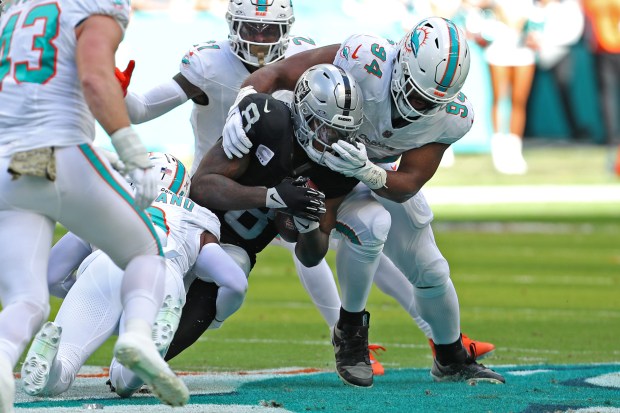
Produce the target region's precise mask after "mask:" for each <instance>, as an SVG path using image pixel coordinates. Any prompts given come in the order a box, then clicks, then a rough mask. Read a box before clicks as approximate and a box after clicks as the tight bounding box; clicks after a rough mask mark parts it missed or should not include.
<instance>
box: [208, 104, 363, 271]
mask: <svg viewBox="0 0 620 413" xmlns="http://www.w3.org/2000/svg"><path fill="white" fill-rule="evenodd" d="M239 110H240V111H241V114H242V118H243V123H244V126H245V128H246V131H247V136H248V138H249V139H250V140H251V141H252V144H253V145H252V149H250V153H249V154H248V155H246V156H249V157H250V162H249V165H248V168H247V170H246V171H245V173H244V174H243V175H242V176H241V177H239V179H237V182H239V183H240V184H242V185H246V186H266V187H272V186H275V185H277V184H279V183H280V182H281V181H282V179H284V178H286V177H297V176H305V177H308V178H310V179H311V180H312V182H314V183H315V184H316V186H317V188H318V189H319V190H320V191H322V192H323V193H324V194H325V197H326V198H327V199H330V198H337V197H340V196H343V195H346V194H348V193H349V192H350V191H351V190H352V189H353V187H355V185H357V184H358V181H357V180H356V179H353V178H347V177H345V176H344V175H341V174H339V173H336V172H333V171H332V170H330V169H328V168H327V167H324V166H321V165H319V164H317V163H315V162H312V161H311V160H310V159H309V158H308V156H307V155H306V152H305V151H304V150H303V148H302V147H301V146H299V144H298V143H297V140H296V138H295V136H294V134H293V120H292V118H291V112H290V109H289V107H288V106H287V105H286V104H284V103H283V102H281V101H280V100H278V99H275V98H274V97H272V96H270V95H266V94H263V93H256V94H252V95H249V96H247V97H245V98H244V99H243V100H241V102H240V103H239ZM248 123H249V129H248V126H247V125H248ZM213 212H215V214H216V215H217V216H218V217H219V219H220V222H221V224H222V238H221V240H222V242H223V243H228V244H234V245H238V246H240V247H241V248H243V249H244V250H245V251H246V252H247V253H248V255H249V256H250V260H251V262H252V266H253V265H254V263H255V262H256V254H257V253H259V252H260V251H262V250H263V248H265V246H267V244H269V242H271V240H272V239H273V238H274V237H275V236H276V235H277V233H278V230H277V229H276V226H275V224H274V218H275V212H274V211H273V210H270V209H268V208H257V209H251V210H245V211H217V210H214V211H213Z"/></svg>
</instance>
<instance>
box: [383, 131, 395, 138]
mask: <svg viewBox="0 0 620 413" xmlns="http://www.w3.org/2000/svg"><path fill="white" fill-rule="evenodd" d="M381 135H383V137H384V138H386V139H387V138H389V137H391V136H392V135H393V133H392V131H390V130H386V131H383V133H382V134H381Z"/></svg>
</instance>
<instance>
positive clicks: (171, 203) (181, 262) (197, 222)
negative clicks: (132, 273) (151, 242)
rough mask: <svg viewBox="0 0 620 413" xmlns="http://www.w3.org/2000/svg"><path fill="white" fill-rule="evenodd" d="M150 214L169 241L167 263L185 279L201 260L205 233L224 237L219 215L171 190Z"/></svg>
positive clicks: (159, 199)
mask: <svg viewBox="0 0 620 413" xmlns="http://www.w3.org/2000/svg"><path fill="white" fill-rule="evenodd" d="M146 212H147V213H148V214H149V216H150V217H151V220H152V221H153V224H155V226H156V227H158V229H160V230H162V231H163V232H164V233H165V234H166V235H167V239H166V240H162V245H165V247H164V251H165V253H166V258H168V259H167V260H166V262H167V265H168V267H172V268H173V269H174V271H175V272H176V273H177V274H179V275H180V276H181V277H183V276H185V274H186V273H187V272H188V271H189V270H190V269H191V267H193V265H194V263H195V262H196V259H197V258H198V253H199V252H200V247H201V246H200V242H201V241H200V236H201V234H202V233H203V232H204V231H208V232H210V233H212V234H213V235H215V236H216V237H218V238H219V237H220V223H219V221H218V219H217V217H216V216H215V214H213V213H212V212H211V211H209V210H208V209H207V208H204V207H201V206H200V205H198V204H196V203H194V202H193V201H192V200H191V199H189V198H187V197H184V196H179V195H177V194H174V193H172V192H170V191H165V190H161V192H160V193H159V196H158V197H157V198H156V199H155V201H153V203H152V204H151V206H150V207H149V208H147V210H146ZM164 241H165V242H164Z"/></svg>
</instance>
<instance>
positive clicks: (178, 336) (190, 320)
mask: <svg viewBox="0 0 620 413" xmlns="http://www.w3.org/2000/svg"><path fill="white" fill-rule="evenodd" d="M217 292H218V286H217V284H215V283H206V282H204V281H202V280H199V279H196V280H195V281H194V282H193V283H192V284H191V285H190V287H189V290H188V291H187V296H186V301H185V305H184V306H183V311H182V313H181V319H180V321H179V326H178V328H177V331H176V332H175V334H174V337H173V339H172V342H171V343H170V347H169V348H168V352H167V353H166V356H165V359H166V361H168V360H172V359H173V358H174V357H176V356H178V355H179V354H180V353H181V352H182V351H183V350H185V349H186V348H188V347H189V346H191V345H192V344H194V343H195V342H196V340H198V339H199V338H200V336H201V335H202V334H203V333H204V332H205V331H206V330H207V328H208V327H209V325H210V324H211V322H212V321H213V320H214V319H215V313H216V301H217Z"/></svg>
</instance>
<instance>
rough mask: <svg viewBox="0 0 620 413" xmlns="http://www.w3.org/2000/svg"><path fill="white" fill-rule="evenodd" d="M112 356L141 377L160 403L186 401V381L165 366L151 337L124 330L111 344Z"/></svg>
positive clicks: (180, 402) (184, 402)
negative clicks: (112, 346)
mask: <svg viewBox="0 0 620 413" xmlns="http://www.w3.org/2000/svg"><path fill="white" fill-rule="evenodd" d="M114 356H115V357H116V359H117V360H118V361H119V362H120V363H121V364H122V365H123V366H125V367H127V368H128V369H130V370H132V371H133V372H134V373H135V374H136V375H137V376H138V377H140V378H141V379H142V381H144V383H146V384H147V385H148V386H149V387H150V388H151V390H152V391H153V393H154V394H155V395H156V396H157V397H158V398H159V399H160V400H161V401H162V402H163V403H165V404H168V405H170V406H183V405H185V404H187V402H188V401H189V390H188V389H187V387H186V386H185V383H183V380H181V379H180V378H178V377H177V376H176V375H175V374H174V372H173V371H172V370H171V369H170V367H168V364H167V363H166V362H165V361H164V359H163V358H162V357H161V355H160V354H159V352H158V351H157V349H156V347H155V344H154V343H153V341H152V340H151V339H150V337H143V336H141V335H139V334H136V333H133V332H125V333H123V334H122V335H121V336H120V337H119V338H118V340H117V341H116V345H115V346H114Z"/></svg>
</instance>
